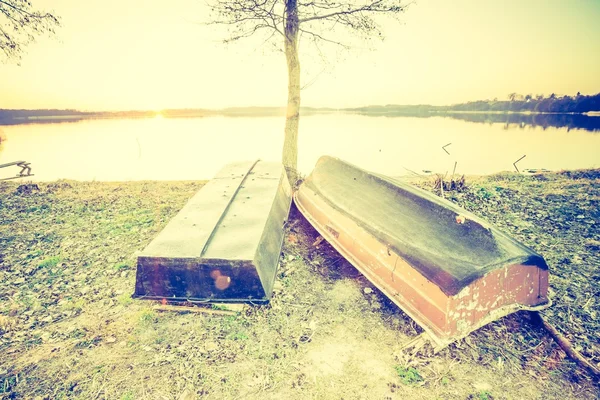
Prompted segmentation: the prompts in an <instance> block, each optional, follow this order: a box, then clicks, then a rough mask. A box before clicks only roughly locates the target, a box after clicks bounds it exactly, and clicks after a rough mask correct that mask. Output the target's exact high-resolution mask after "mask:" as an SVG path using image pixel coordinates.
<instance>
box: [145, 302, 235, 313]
mask: <svg viewBox="0 0 600 400" xmlns="http://www.w3.org/2000/svg"><path fill="white" fill-rule="evenodd" d="M152 309H153V310H155V311H160V312H164V311H174V312H179V313H201V314H214V315H236V314H237V311H230V310H216V309H214V308H206V307H193V306H192V307H190V306H173V305H169V304H166V305H164V304H157V305H155V306H154V307H152Z"/></svg>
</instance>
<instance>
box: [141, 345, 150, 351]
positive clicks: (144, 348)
mask: <svg viewBox="0 0 600 400" xmlns="http://www.w3.org/2000/svg"><path fill="white" fill-rule="evenodd" d="M142 350H144V351H151V350H152V347H150V346H144V347H143V348H142Z"/></svg>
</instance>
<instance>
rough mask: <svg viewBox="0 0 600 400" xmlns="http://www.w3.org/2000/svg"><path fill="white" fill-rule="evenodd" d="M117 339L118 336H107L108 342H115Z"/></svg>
mask: <svg viewBox="0 0 600 400" xmlns="http://www.w3.org/2000/svg"><path fill="white" fill-rule="evenodd" d="M116 341H117V338H116V337H114V336H109V337H107V338H106V343H114V342H116Z"/></svg>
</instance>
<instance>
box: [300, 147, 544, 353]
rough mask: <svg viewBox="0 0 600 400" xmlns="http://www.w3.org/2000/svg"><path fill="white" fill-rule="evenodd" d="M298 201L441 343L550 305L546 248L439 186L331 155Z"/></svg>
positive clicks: (306, 183) (338, 245) (436, 344)
mask: <svg viewBox="0 0 600 400" xmlns="http://www.w3.org/2000/svg"><path fill="white" fill-rule="evenodd" d="M294 201H295V203H296V205H297V207H298V209H299V210H300V211H301V212H302V214H303V215H304V216H305V217H306V218H307V220H308V221H309V222H310V223H311V224H312V225H313V226H314V227H315V229H316V230H317V231H319V233H320V234H321V235H322V236H323V237H324V238H325V239H327V240H328V241H329V242H330V243H331V244H332V246H333V247H334V248H336V249H337V250H338V251H339V252H340V254H342V255H343V256H344V257H345V258H346V259H348V261H350V262H351V263H352V264H353V265H354V266H355V267H356V268H357V269H358V270H359V271H361V272H362V273H363V274H364V275H365V276H366V277H367V278H368V279H369V280H370V281H371V282H372V283H373V284H374V285H375V286H377V287H378V288H379V289H380V290H381V291H382V292H383V293H384V294H385V295H386V296H388V297H389V298H390V299H391V300H392V301H393V302H394V303H395V304H397V305H398V306H399V307H400V308H401V309H402V310H404V311H405V312H406V313H407V314H408V315H409V316H410V317H411V318H412V319H414V320H415V321H416V322H417V323H418V324H419V325H420V326H421V327H422V328H423V329H424V330H425V332H426V333H427V334H428V335H429V337H430V339H431V341H432V343H433V345H434V347H435V348H436V349H441V348H443V347H445V346H447V345H448V344H450V343H452V342H453V341H455V340H458V339H460V338H462V337H464V336H466V335H468V334H469V333H470V332H472V331H474V330H476V329H478V328H480V327H481V326H483V325H485V324H487V323H489V322H491V321H494V320H497V319H499V318H501V317H503V316H505V315H508V314H510V313H513V312H515V311H518V310H540V309H543V308H545V307H547V306H549V304H550V302H549V300H548V295H547V292H548V266H547V264H546V262H545V261H544V259H543V258H542V257H541V256H540V255H538V254H536V253H534V252H533V251H532V250H530V249H529V248H527V247H525V246H524V245H522V244H520V243H518V242H517V241H516V240H514V239H513V238H511V237H509V236H508V235H506V234H504V233H503V232H501V231H499V230H498V229H496V228H494V227H493V226H491V225H490V224H489V223H487V222H485V221H483V220H481V219H480V218H478V217H476V216H475V215H473V214H471V213H469V212H468V211H466V210H463V209H462V208H460V207H458V206H457V205H455V204H453V203H451V202H449V201H447V200H444V199H442V198H439V197H437V196H435V195H433V194H432V193H429V192H426V191H424V190H421V189H419V188H416V187H413V186H411V185H409V184H406V183H403V182H400V181H397V180H395V179H392V178H388V177H385V176H381V175H377V174H373V173H369V172H367V171H364V170H362V169H360V168H357V167H355V166H353V165H351V164H348V163H346V162H344V161H342V160H339V159H336V158H332V157H327V156H325V157H322V158H321V159H320V160H319V161H318V162H317V165H316V166H315V168H314V170H313V171H312V173H311V175H310V176H309V177H308V178H307V179H306V180H305V181H304V182H303V183H302V184H301V185H300V188H299V190H298V191H297V192H296V193H295V194H294Z"/></svg>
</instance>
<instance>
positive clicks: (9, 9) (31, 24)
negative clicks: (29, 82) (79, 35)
mask: <svg viewBox="0 0 600 400" xmlns="http://www.w3.org/2000/svg"><path fill="white" fill-rule="evenodd" d="M57 26H60V21H59V19H58V17H56V16H54V15H53V14H51V13H49V12H39V11H35V10H33V9H32V4H31V2H30V1H29V0H0V49H1V50H2V53H4V59H5V60H10V59H14V60H17V62H18V60H19V59H20V57H21V54H22V53H23V51H24V48H25V46H27V45H28V44H30V43H32V42H34V41H35V38H36V37H37V36H39V35H53V34H54V29H55V27H57Z"/></svg>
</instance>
